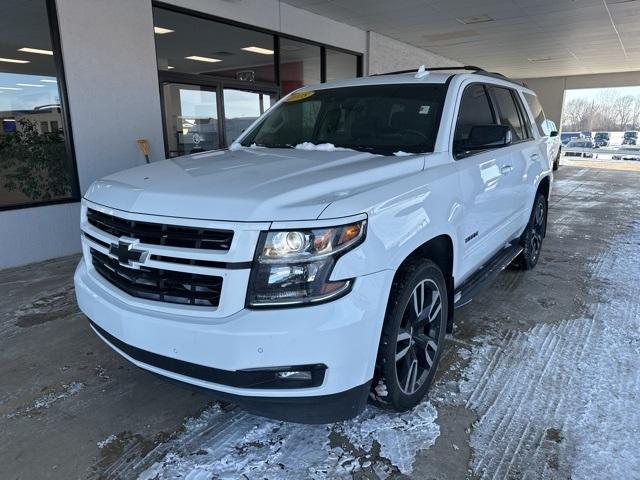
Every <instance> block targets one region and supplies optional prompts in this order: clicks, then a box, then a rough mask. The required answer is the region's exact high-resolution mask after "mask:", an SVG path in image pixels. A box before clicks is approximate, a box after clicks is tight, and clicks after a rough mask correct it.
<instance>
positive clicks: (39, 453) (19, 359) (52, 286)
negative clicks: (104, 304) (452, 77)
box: [0, 162, 640, 479]
mask: <svg viewBox="0 0 640 480" xmlns="http://www.w3.org/2000/svg"><path fill="white" fill-rule="evenodd" d="M570 163H571V165H563V166H562V167H561V168H560V170H559V172H558V173H557V176H556V180H557V181H556V183H555V187H554V192H553V196H552V202H551V205H550V213H549V227H548V234H547V238H546V240H545V243H544V246H543V253H542V257H541V259H540V263H539V265H538V267H537V268H536V269H535V270H534V271H532V272H527V273H522V272H519V271H515V270H506V271H505V272H503V273H502V274H501V275H500V277H499V279H498V280H497V281H496V283H494V284H493V286H492V287H490V288H489V289H487V290H485V291H484V292H483V293H482V294H481V295H479V296H478V297H477V298H476V299H475V300H474V301H473V302H472V303H471V304H469V305H467V306H465V307H463V308H462V309H461V310H459V311H457V313H456V327H455V331H454V334H453V335H452V336H451V338H450V341H449V343H448V347H447V351H446V354H445V356H444V358H443V362H442V364H441V367H440V370H439V375H438V384H437V386H436V387H435V388H434V389H433V391H432V393H431V396H430V401H428V402H425V404H423V405H424V406H425V409H424V415H423V417H422V419H423V422H422V423H419V424H415V423H411V422H412V421H409V423H411V425H412V426H413V427H416V428H419V429H420V430H421V432H422V433H423V435H422V436H417V437H416V436H412V437H410V439H411V442H409V443H406V445H409V447H407V448H406V449H405V450H410V451H408V452H404V453H402V455H400V456H399V454H398V452H397V451H396V450H393V448H392V447H393V446H389V443H390V442H392V441H390V440H388V436H386V435H387V433H388V432H387V433H385V434H384V435H382V433H380V432H382V431H383V430H384V425H385V424H389V423H392V422H394V421H396V420H398V418H399V417H398V416H395V417H394V415H389V414H386V413H385V414H380V413H377V412H373V413H372V412H368V414H369V417H367V418H366V419H359V420H356V421H355V423H353V424H350V425H347V426H338V427H326V428H325V427H320V429H317V428H316V429H309V430H305V429H302V428H298V427H297V426H295V425H291V424H283V423H282V422H270V421H266V420H263V419H261V418H258V417H253V416H250V415H247V414H244V413H243V412H240V411H238V409H237V408H235V407H234V406H233V405H227V404H215V403H214V402H212V400H211V398H210V397H209V396H208V395H206V394H204V393H202V392H196V391H192V390H190V389H187V388H182V387H180V386H178V385H176V384H173V383H168V382H166V381H164V380H163V379H161V378H158V377H156V376H154V375H152V374H150V373H147V372H145V371H143V370H140V369H138V368H136V367H133V366H132V365H130V364H129V363H128V362H127V361H125V360H123V359H121V358H120V357H119V356H118V355H117V354H115V353H114V352H113V351H112V350H110V349H109V347H107V346H105V345H104V344H103V343H102V342H101V341H100V340H99V339H98V338H97V337H96V336H95V335H94V334H93V332H92V331H91V330H90V328H89V326H88V324H87V321H86V319H85V317H84V316H83V315H82V314H81V313H80V312H79V311H78V309H77V307H76V305H75V298H74V293H73V286H72V274H73V270H74V268H75V265H76V263H77V261H78V257H77V256H73V257H67V258H61V259H56V260H52V261H49V262H44V263H40V264H35V265H31V266H28V267H24V268H19V269H13V270H5V271H3V272H0V292H1V293H2V295H0V379H2V381H1V382H0V431H1V432H2V434H1V436H0V478H2V479H33V478H39V479H40V478H43V479H44V478H56V479H58V478H59V479H69V478H133V477H137V476H138V475H140V474H143V472H145V473H144V474H143V478H155V477H157V478H171V477H172V476H174V475H177V474H180V475H185V476H186V475H187V474H191V476H190V477H189V478H250V479H253V478H279V477H282V478H290V477H289V476H287V475H288V474H289V473H290V472H294V473H293V474H292V475H294V476H293V477H291V478H296V477H297V478H304V477H305V475H306V476H308V477H310V478H335V477H334V476H333V474H331V473H327V472H326V471H325V470H327V468H329V469H332V468H333V466H332V465H333V464H338V463H340V462H341V460H340V459H341V458H346V457H349V462H348V463H347V462H343V464H341V466H340V469H339V470H330V472H334V473H335V472H338V473H335V476H345V477H346V478H350V477H352V476H353V477H354V478H384V477H385V476H389V477H391V478H416V479H432V478H433V479H457V478H465V477H487V478H490V477H492V476H493V475H494V474H497V478H523V477H526V476H527V475H533V474H534V473H540V472H542V473H541V476H543V477H545V476H546V477H549V478H567V477H566V475H567V474H569V475H570V474H571V472H575V471H577V470H575V469H577V468H578V466H576V465H574V464H572V463H570V462H571V461H572V460H571V459H570V458H569V457H570V453H571V452H573V453H574V454H575V453H576V452H578V454H580V452H582V450H580V448H581V444H580V442H579V439H572V438H571V435H573V431H571V430H570V429H569V427H568V426H567V425H566V424H565V423H563V422H565V420H566V418H564V417H562V415H561V414H563V412H562V411H558V412H553V411H552V410H550V409H549V406H548V405H547V404H542V403H541V404H540V408H539V409H534V408H533V406H532V405H534V404H535V405H537V404H538V403H539V402H540V401H541V400H540V399H539V397H540V394H541V393H542V392H541V391H540V389H541V388H542V386H543V385H544V382H545V381H546V379H547V378H548V377H545V376H540V377H535V378H533V377H528V376H527V365H526V364H522V363H521V361H522V358H528V357H526V356H525V353H523V352H524V351H521V350H513V349H514V347H518V345H521V344H522V343H523V342H529V343H532V342H537V341H538V337H537V336H536V335H538V333H539V334H540V335H542V336H540V338H539V341H540V351H541V352H548V353H549V355H551V356H550V357H548V358H552V359H553V362H551V363H549V362H546V363H544V364H543V366H544V370H542V369H541V370H542V371H543V372H547V373H548V374H549V375H556V373H557V375H558V376H557V377H553V379H554V383H552V384H550V385H545V392H549V391H556V392H558V395H559V396H557V398H555V400H554V401H557V402H560V404H561V405H562V402H567V398H569V397H568V396H569V395H575V394H576V392H578V394H579V393H580V391H579V390H576V391H574V390H570V388H569V386H570V385H578V386H580V385H581V384H580V382H579V381H577V380H576V379H575V377H573V376H571V375H570V374H569V373H567V371H568V365H570V364H571V360H572V357H570V356H566V355H565V353H566V352H569V351H571V348H570V347H571V345H569V344H567V346H566V348H564V350H562V352H561V353H558V352H559V351H557V350H555V349H554V350H551V347H552V346H553V345H552V344H553V341H554V339H553V338H555V337H553V338H551V337H549V335H551V334H552V333H553V332H554V330H553V329H556V328H557V329H563V328H569V327H567V325H568V323H567V322H572V321H578V320H579V319H582V318H587V319H588V318H591V317H595V315H591V313H590V312H591V311H592V307H593V306H594V305H595V304H596V303H598V302H600V303H602V302H604V301H605V300H606V298H605V299H604V300H603V297H606V296H607V295H610V293H609V290H607V289H606V284H607V283H611V282H612V281H613V280H614V279H610V278H606V277H602V275H604V274H601V270H598V265H599V263H598V262H603V261H604V260H603V258H605V257H606V255H607V254H609V255H610V254H611V252H614V253H615V251H618V250H622V249H623V247H624V245H627V244H628V243H629V242H626V243H625V241H623V240H620V238H623V239H624V238H626V237H625V235H631V233H630V231H631V229H633V228H634V225H636V223H634V222H637V221H638V220H640V214H639V213H638V211H639V210H638V207H640V195H638V193H640V188H639V186H640V171H639V169H640V166H638V167H633V168H630V169H629V170H626V171H620V170H617V169H613V168H610V167H609V166H608V165H607V163H606V162H599V163H597V164H595V165H594V164H593V162H590V163H589V164H581V163H580V162H570ZM633 238H634V240H633V241H634V242H635V237H633ZM634 245H635V244H634ZM607 252H609V253H607ZM606 258H608V257H606ZM636 278H637V277H636ZM634 308H635V307H634ZM636 311H637V312H638V314H640V308H638V309H637V310H636ZM625 318H626V317H625ZM636 318H637V316H636ZM571 325H573V324H571ZM571 328H573V330H571V332H574V333H575V334H574V333H566V334H562V335H564V336H562V338H565V337H566V338H570V337H571V336H572V335H573V337H574V338H578V339H579V338H580V335H581V332H582V334H584V335H587V333H585V332H586V330H581V328H582V327H581V324H580V323H578V324H576V326H572V327H571ZM549 329H551V330H549ZM589 332H590V330H589ZM545 335H546V336H545ZM525 337H526V341H525V340H524V338H525ZM549 338H551V339H549ZM585 342H586V338H585ZM563 352H564V353H563ZM565 357H566V362H567V363H558V362H560V361H561V360H562V359H563V358H565ZM545 358H547V357H545ZM534 360H535V359H534ZM505 362H511V363H505ZM554 362H555V363H554ZM513 365H518V367H517V371H516V372H513V371H510V370H509V368H510V366H513ZM554 369H555V370H554ZM556 371H557V372H556ZM554 372H556V373H554ZM530 375H535V372H533V371H532V372H531V373H530ZM563 375H568V376H566V378H565V377H563ZM514 378H515V379H517V381H516V382H515V383H509V382H512V381H514V380H513V379H514ZM492 379H500V380H501V381H502V382H503V387H504V385H509V391H507V392H504V391H498V390H496V389H497V385H493V384H492V382H493V380H492ZM533 380H535V383H532V382H533ZM637 386H638V385H637V383H636V384H634V385H631V386H630V388H632V389H635V388H636V387H637ZM585 388H586V387H585ZM503 390H504V388H503ZM494 391H495V393H492V392H494ZM509 392H511V394H509ZM492 395H493V397H492ZM634 398H635V397H634ZM553 399H554V397H553V395H551V396H550V400H553ZM636 400H637V398H636ZM536 402H538V403H536ZM419 408H420V407H419ZM560 410H562V409H560ZM570 413H571V410H567V413H566V415H568V414H570ZM492 415H498V416H499V417H500V419H501V420H500V423H499V424H498V423H497V422H496V423H495V425H494V424H493V423H491V422H493V421H494V419H493V417H492ZM523 415H524V416H527V415H528V416H530V417H531V421H529V422H525V423H524V424H521V423H518V421H516V420H517V419H518V418H520V417H522V416H523ZM554 415H555V416H554ZM566 415H565V417H566ZM190 418H191V419H194V420H191V421H190V422H187V424H185V421H186V420H188V419H190ZM405 418H406V417H402V418H401V419H400V420H401V421H402V422H405V423H407V422H406V421H405V420H404V419H405ZM505 418H507V419H509V421H508V422H507V423H505V422H503V421H502V419H505ZM547 418H549V419H553V421H551V420H549V423H548V424H547V423H545V422H546V419H547ZM511 419H515V420H514V421H511ZM533 420H537V421H533ZM631 420H632V425H633V421H636V420H637V415H636V417H633V418H631ZM363 424H366V425H370V426H371V428H370V429H369V430H367V431H364V430H362V429H360V430H359V432H357V433H355V434H354V433H353V431H354V428H356V427H357V426H361V425H363ZM556 424H557V425H556ZM267 427H268V429H269V432H268V433H266V434H264V438H263V439H262V440H261V442H258V443H259V446H256V442H255V441H253V440H252V441H246V442H245V441H244V439H245V438H247V437H248V436H250V434H251V432H254V434H255V432H261V431H262V430H260V429H261V428H263V429H266V428H267ZM322 428H324V430H322ZM541 429H542V430H541ZM563 429H564V430H563ZM406 430H407V429H405V430H403V429H402V428H395V430H394V431H402V432H406ZM414 430H415V428H414ZM276 432H279V433H276ZM385 432H386V431H385ZM540 432H542V435H540V434H539V433H540ZM628 433H629V434H630V435H638V437H632V439H633V438H635V440H636V442H635V443H636V444H637V443H638V442H637V440H638V438H640V432H637V431H634V430H632V431H631V432H628ZM325 434H326V435H325ZM261 435H262V434H261ZM275 435H279V436H278V437H277V438H276V437H274V436H275ZM300 435H302V437H300ZM322 435H325V436H326V438H328V439H329V440H328V441H327V442H324V443H327V444H328V445H324V443H322V442H320V443H319V444H318V445H320V447H321V448H319V450H318V449H316V452H315V453H314V454H315V456H314V457H313V459H314V461H315V460H317V458H318V454H320V455H322V454H323V452H324V450H322V449H323V448H325V449H326V452H328V453H329V454H328V455H327V459H326V462H324V463H323V465H322V466H320V467H318V468H317V469H315V470H313V471H311V470H309V469H308V467H309V465H306V466H305V468H307V470H304V471H305V472H307V473H306V474H305V475H302V476H301V475H300V471H301V470H296V469H299V468H301V467H300V461H301V460H300V459H302V461H303V463H304V461H305V458H308V459H311V458H312V457H305V455H311V453H312V452H307V451H297V453H296V455H284V456H283V454H282V452H279V453H277V454H278V455H280V457H278V458H279V459H280V460H279V462H280V464H281V475H279V474H275V473H273V472H275V471H277V470H273V465H271V464H270V465H267V464H268V463H269V458H270V457H269V455H276V453H275V452H276V450H275V449H274V448H273V447H274V445H276V444H277V442H280V443H279V445H281V446H282V445H284V447H286V446H287V445H292V444H293V443H294V442H293V440H292V439H295V443H296V444H300V443H305V442H308V443H309V444H310V445H315V444H314V442H315V441H316V439H317V438H320V440H322V438H324V437H322ZM403 435H404V433H403ZM412 435H413V434H412ZM272 437H273V438H274V441H273V442H274V443H270V442H271V440H270V439H271V438H272ZM366 438H369V440H370V441H369V444H367V442H366V440H363V439H366ZM407 438H409V437H406V436H405V437H403V436H400V437H393V442H396V443H404V442H405V440H407ZM354 439H356V440H354ZM505 439H506V440H505ZM359 441H362V442H363V443H362V444H359V443H358V442H359ZM243 442H244V443H243ZM287 442H289V443H287ZM385 442H386V443H385ZM487 443H490V444H491V445H492V446H493V447H492V449H491V450H483V448H481V447H479V445H483V444H485V445H486V444H487ZM629 443H631V444H633V443H634V442H633V441H631V442H629ZM376 445H377V446H376ZM380 445H382V448H380ZM564 445H569V447H571V448H569V447H567V448H569V449H568V450H567V448H565V447H564ZM385 447H386V449H385ZM284 449H286V448H284ZM281 450H282V449H281ZM265 452H266V453H265ZM318 452H320V453H318ZM336 452H338V455H337V457H338V458H337V459H334V458H333V457H331V455H333V454H335V453H336ZM385 455H386V456H385ZM583 455H585V456H587V455H588V452H586V453H583ZM294 456H297V460H296V459H294V458H293V457H294ZM222 457H224V458H226V459H228V460H229V462H227V465H226V467H225V468H228V469H229V468H230V469H231V470H220V468H222V467H220V465H219V464H218V463H216V461H218V460H219V459H220V458H222ZM258 457H260V458H262V457H265V458H266V460H265V459H264V458H263V459H262V460H261V461H262V463H257V460H256V459H258ZM389 457H391V458H389ZM398 458H401V459H402V462H403V463H402V465H401V466H399V465H398V462H399V461H398V460H397V459H398ZM585 458H586V457H585ZM243 459H244V460H246V461H244V460H243ZM310 461H311V460H309V462H310ZM234 462H235V463H234ZM265 462H266V463H265ZM288 462H291V463H288ZM296 462H298V463H296ZM394 462H396V463H394ZM325 463H326V464H325ZM329 464H331V465H329ZM327 465H329V467H327ZM178 467H179V468H178ZM219 467H220V468H219ZM267 467H268V468H267ZM538 467H539V468H540V469H541V470H539V469H538ZM243 470H244V472H243ZM229 471H233V472H237V475H235V476H234V475H232V474H228V475H227V474H221V473H220V472H229ZM580 471H582V470H580ZM176 472H177V473H176ZM265 472H266V473H265ZM243 473H244V476H242V474H243ZM525 473H526V474H525ZM196 474H197V475H196ZM636 474H637V470H636ZM578 477H579V476H578ZM578 477H576V478H578ZM529 478H540V476H530V477H529ZM628 478H630V477H628Z"/></svg>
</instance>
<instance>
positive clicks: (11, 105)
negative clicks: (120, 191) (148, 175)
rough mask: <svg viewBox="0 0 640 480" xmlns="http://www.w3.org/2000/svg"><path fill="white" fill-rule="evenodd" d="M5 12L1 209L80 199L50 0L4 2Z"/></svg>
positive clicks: (1, 18) (0, 35)
mask: <svg viewBox="0 0 640 480" xmlns="http://www.w3.org/2000/svg"><path fill="white" fill-rule="evenodd" d="M1 10H2V15H0V209H2V208H12V207H17V206H20V205H31V204H34V203H38V202H50V201H59V200H66V199H74V198H76V197H77V179H76V176H75V172H74V166H73V160H72V155H71V151H70V147H69V146H68V142H67V141H66V138H65V136H66V135H67V132H65V131H64V128H63V126H64V125H66V123H65V122H64V112H63V111H62V103H63V102H61V100H60V97H61V93H60V88H59V85H58V81H59V75H58V74H59V72H58V71H57V69H56V62H55V61H54V51H53V49H54V46H53V45H52V40H51V32H50V26H49V19H48V13H47V2H46V1H45V0H3V4H2V9H1ZM56 53H57V52H56Z"/></svg>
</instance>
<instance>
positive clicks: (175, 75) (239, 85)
mask: <svg viewBox="0 0 640 480" xmlns="http://www.w3.org/2000/svg"><path fill="white" fill-rule="evenodd" d="M46 1H47V2H54V1H55V0H46ZM151 8H152V11H153V9H155V8H159V9H163V10H167V11H171V12H175V13H179V14H183V15H189V16H192V17H196V18H200V19H203V20H209V21H211V22H217V23H222V24H225V25H230V26H234V27H238V28H242V29H245V30H251V31H254V32H259V33H264V34H267V35H271V36H272V37H273V49H274V55H273V61H274V65H275V72H274V81H273V83H271V82H251V83H248V82H242V81H240V80H236V79H233V78H228V77H217V76H214V75H198V74H191V73H179V72H171V71H164V70H160V69H159V68H158V65H157V45H156V39H157V37H156V36H155V35H154V33H153V31H151V32H150V35H154V37H153V38H154V46H155V52H156V72H157V74H158V90H159V94H160V109H161V119H162V130H163V143H164V150H165V151H164V153H165V158H170V157H168V155H167V153H168V152H169V144H168V140H167V131H166V114H165V99H164V94H163V85H164V83H167V82H169V83H183V84H187V85H199V86H203V87H212V88H216V89H217V92H218V93H217V95H218V97H217V99H218V128H219V131H220V134H221V137H220V140H221V145H226V143H227V139H226V136H225V131H226V129H225V125H224V119H225V116H224V114H225V112H224V89H225V88H233V89H238V90H251V91H255V92H257V93H262V94H275V95H276V97H277V99H278V100H279V99H281V98H282V97H283V95H282V89H281V83H280V73H281V72H280V58H281V55H280V40H281V39H287V40H292V41H296V42H300V43H304V44H307V45H312V46H317V47H320V83H326V74H327V48H329V49H331V50H334V51H337V52H342V53H347V54H349V55H353V56H355V57H356V61H357V65H356V67H357V68H356V71H357V77H362V75H363V62H364V54H363V53H360V52H355V51H352V50H348V49H345V48H341V47H336V46H333V45H326V44H324V43H320V42H316V41H314V40H309V39H307V38H301V37H298V36H295V35H289V34H286V33H281V32H278V31H275V30H270V29H266V28H260V27H256V26H254V25H248V24H245V23H241V22H238V21H235V20H230V19H228V18H222V17H218V16H216V15H211V14H209V13H205V12H200V11H197V10H193V9H190V8H184V7H180V6H177V5H172V4H168V3H164V2H162V1H157V0H153V1H152V2H151ZM224 148H226V147H224V146H221V147H220V149H224Z"/></svg>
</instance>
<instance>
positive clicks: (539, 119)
mask: <svg viewBox="0 0 640 480" xmlns="http://www.w3.org/2000/svg"><path fill="white" fill-rule="evenodd" d="M524 98H525V100H526V101H527V104H528V105H529V108H530V109H531V113H532V114H533V119H534V120H535V122H536V125H537V126H538V131H539V132H540V134H541V135H545V136H548V135H549V134H550V133H551V131H550V130H549V127H550V125H549V122H548V121H547V118H546V117H545V116H544V111H543V110H542V105H541V104H540V100H538V97H536V96H535V95H531V94H530V93H525V94H524Z"/></svg>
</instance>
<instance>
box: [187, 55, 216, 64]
mask: <svg viewBox="0 0 640 480" xmlns="http://www.w3.org/2000/svg"><path fill="white" fill-rule="evenodd" d="M184 58H186V59H187V60H195V61H196V62H206V63H218V62H221V61H222V60H219V59H217V58H210V57H201V56H199V55H190V56H188V57H184Z"/></svg>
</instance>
